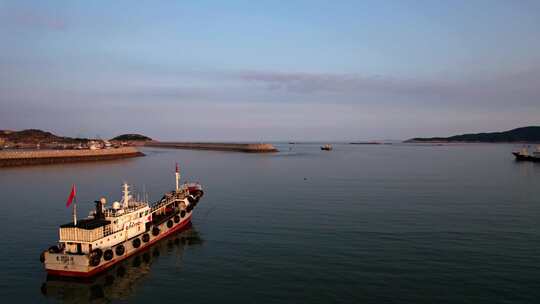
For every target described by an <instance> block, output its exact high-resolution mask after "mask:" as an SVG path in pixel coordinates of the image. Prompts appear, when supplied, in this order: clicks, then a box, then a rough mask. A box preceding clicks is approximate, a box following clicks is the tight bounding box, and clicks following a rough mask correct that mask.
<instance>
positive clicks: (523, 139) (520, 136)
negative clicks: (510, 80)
mask: <svg viewBox="0 0 540 304" xmlns="http://www.w3.org/2000/svg"><path fill="white" fill-rule="evenodd" d="M405 142H406V143H449V142H463V143H539V142H540V126H528V127H522V128H517V129H513V130H509V131H504V132H492V133H474V134H473V133H471V134H462V135H454V136H450V137H417V138H412V139H409V140H406V141H405Z"/></svg>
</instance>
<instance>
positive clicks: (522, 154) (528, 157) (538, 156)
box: [512, 146, 540, 162]
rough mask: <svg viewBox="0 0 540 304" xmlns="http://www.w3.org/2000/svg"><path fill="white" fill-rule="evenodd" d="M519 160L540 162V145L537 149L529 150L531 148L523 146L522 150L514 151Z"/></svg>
mask: <svg viewBox="0 0 540 304" xmlns="http://www.w3.org/2000/svg"><path fill="white" fill-rule="evenodd" d="M512 154H514V156H515V157H516V160H517V161H533V162H540V146H538V147H537V148H536V151H532V152H529V149H527V148H523V149H521V151H514V152H512Z"/></svg>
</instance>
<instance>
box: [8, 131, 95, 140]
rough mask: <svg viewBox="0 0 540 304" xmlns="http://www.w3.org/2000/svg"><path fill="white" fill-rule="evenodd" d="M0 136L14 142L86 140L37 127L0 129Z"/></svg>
mask: <svg viewBox="0 0 540 304" xmlns="http://www.w3.org/2000/svg"><path fill="white" fill-rule="evenodd" d="M0 138H1V139H3V140H4V141H9V142H14V143H52V142H57V143H73V142H85V141H88V139H86V138H71V137H64V136H57V135H55V134H53V133H51V132H46V131H42V130H38V129H28V130H22V131H9V130H0Z"/></svg>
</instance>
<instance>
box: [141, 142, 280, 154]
mask: <svg viewBox="0 0 540 304" xmlns="http://www.w3.org/2000/svg"><path fill="white" fill-rule="evenodd" d="M145 146H147V147H157V148H176V149H193V150H216V151H236V152H248V153H268V152H278V149H276V148H275V147H274V146H272V145H271V144H245V143H244V144H240V143H183V142H147V143H145Z"/></svg>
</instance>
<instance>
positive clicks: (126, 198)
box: [123, 183, 129, 208]
mask: <svg viewBox="0 0 540 304" xmlns="http://www.w3.org/2000/svg"><path fill="white" fill-rule="evenodd" d="M123 186H124V191H123V192H124V208H128V207H129V186H128V184H127V183H124V185H123Z"/></svg>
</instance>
